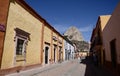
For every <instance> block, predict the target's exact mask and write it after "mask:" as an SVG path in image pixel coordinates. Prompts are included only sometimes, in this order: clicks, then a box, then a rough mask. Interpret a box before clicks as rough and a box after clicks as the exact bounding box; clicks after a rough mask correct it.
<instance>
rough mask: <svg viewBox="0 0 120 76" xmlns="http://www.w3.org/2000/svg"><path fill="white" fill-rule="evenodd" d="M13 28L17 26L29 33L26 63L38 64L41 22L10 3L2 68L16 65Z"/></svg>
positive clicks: (18, 6)
mask: <svg viewBox="0 0 120 76" xmlns="http://www.w3.org/2000/svg"><path fill="white" fill-rule="evenodd" d="M15 28H19V29H21V30H24V31H26V32H28V33H30V41H28V45H27V50H26V64H25V65H32V64H40V59H41V58H40V55H41V54H40V48H41V47H40V45H41V29H42V23H41V22H40V21H38V20H37V19H36V18H35V17H33V16H32V15H31V14H30V13H29V12H27V11H26V10H25V9H23V7H21V6H20V5H19V4H17V3H10V8H9V15H8V22H7V31H6V36H5V43H4V52H3V59H2V69H5V68H11V67H14V66H16V65H15V64H14V56H15V42H14V37H15V31H14V29H15Z"/></svg>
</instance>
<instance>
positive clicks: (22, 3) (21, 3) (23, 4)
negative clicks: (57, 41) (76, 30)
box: [16, 0, 63, 38]
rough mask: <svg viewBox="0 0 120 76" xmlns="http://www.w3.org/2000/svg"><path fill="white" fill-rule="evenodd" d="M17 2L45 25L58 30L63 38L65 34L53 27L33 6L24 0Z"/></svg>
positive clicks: (17, 0)
mask: <svg viewBox="0 0 120 76" xmlns="http://www.w3.org/2000/svg"><path fill="white" fill-rule="evenodd" d="M16 2H17V3H18V4H19V5H21V6H22V7H23V8H24V9H25V10H27V11H28V12H29V13H30V14H31V15H33V16H34V17H35V18H37V19H38V20H39V21H41V22H42V23H43V24H45V26H48V27H49V28H50V29H51V30H53V31H54V32H56V33H57V34H58V35H60V36H61V37H62V38H63V36H62V35H61V34H60V33H59V32H58V31H57V30H56V29H55V28H54V27H52V26H51V25H50V24H49V23H48V22H47V21H46V20H45V19H44V18H42V17H41V16H40V15H39V14H38V13H37V12H36V11H35V10H34V9H33V8H31V7H30V6H29V5H28V4H27V3H26V2H25V1H24V0H16Z"/></svg>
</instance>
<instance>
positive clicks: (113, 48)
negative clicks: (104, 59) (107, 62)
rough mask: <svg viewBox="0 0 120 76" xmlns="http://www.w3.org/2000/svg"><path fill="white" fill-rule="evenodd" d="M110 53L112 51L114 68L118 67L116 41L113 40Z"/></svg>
mask: <svg viewBox="0 0 120 76" xmlns="http://www.w3.org/2000/svg"><path fill="white" fill-rule="evenodd" d="M110 51H111V61H112V66H113V67H116V64H117V61H116V60H117V57H116V39H114V40H112V41H111V42H110Z"/></svg>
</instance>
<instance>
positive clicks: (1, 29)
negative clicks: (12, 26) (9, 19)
mask: <svg viewBox="0 0 120 76" xmlns="http://www.w3.org/2000/svg"><path fill="white" fill-rule="evenodd" d="M0 31H2V32H5V26H4V25H2V24H0Z"/></svg>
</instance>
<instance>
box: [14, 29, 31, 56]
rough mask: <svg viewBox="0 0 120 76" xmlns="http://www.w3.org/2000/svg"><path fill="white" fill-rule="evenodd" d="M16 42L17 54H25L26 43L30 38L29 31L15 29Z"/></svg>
mask: <svg viewBox="0 0 120 76" xmlns="http://www.w3.org/2000/svg"><path fill="white" fill-rule="evenodd" d="M15 33H16V35H15V42H16V47H15V49H16V55H25V53H26V45H27V43H28V40H30V37H29V35H30V34H29V33H27V32H25V31H23V30H21V29H19V28H16V29H15Z"/></svg>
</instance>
